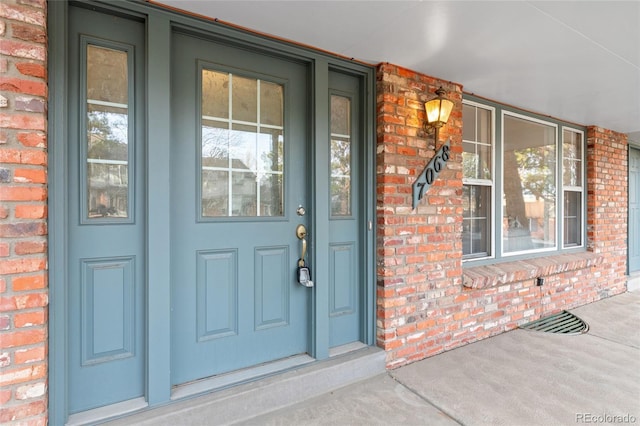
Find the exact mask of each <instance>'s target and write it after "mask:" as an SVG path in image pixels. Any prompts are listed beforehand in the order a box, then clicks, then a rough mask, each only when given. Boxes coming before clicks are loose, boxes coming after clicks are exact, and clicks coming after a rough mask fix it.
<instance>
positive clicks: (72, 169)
mask: <svg viewBox="0 0 640 426" xmlns="http://www.w3.org/2000/svg"><path fill="white" fill-rule="evenodd" d="M69 9H70V28H69V49H70V55H69V57H70V58H71V62H70V64H69V70H70V76H69V82H70V84H69V90H70V92H69V99H70V100H72V102H70V106H69V112H70V114H69V141H68V147H67V148H68V151H67V152H68V157H67V158H68V174H69V178H68V188H69V194H70V196H69V199H68V201H67V202H68V206H67V208H68V213H69V223H68V232H69V238H68V241H69V247H68V250H69V251H68V271H69V279H68V284H67V294H68V300H67V306H68V334H67V335H68V341H67V344H68V354H69V355H68V363H69V364H68V366H69V367H68V368H69V370H68V371H69V382H68V383H69V385H68V391H69V412H70V413H76V412H79V411H84V410H88V409H92V408H96V407H100V406H103V405H108V404H112V403H116V402H120V401H124V400H128V399H133V398H137V397H141V396H144V389H145V374H144V359H145V351H144V349H145V343H144V306H145V300H144V299H145V291H144V289H145V273H144V268H145V256H144V238H145V234H144V232H145V231H144V229H145V228H144V217H145V214H146V212H145V204H144V199H145V184H144V175H143V167H142V165H143V164H144V155H145V151H144V127H143V125H144V110H143V103H142V102H135V100H136V99H140V100H141V99H144V91H143V89H144V84H143V82H142V81H140V76H143V75H144V58H145V54H144V25H143V24H141V23H139V22H134V21H129V20H126V19H123V18H119V17H114V16H109V15H105V14H102V13H98V12H92V11H89V10H85V9H81V8H76V7H73V6H72V7H70V8H69Z"/></svg>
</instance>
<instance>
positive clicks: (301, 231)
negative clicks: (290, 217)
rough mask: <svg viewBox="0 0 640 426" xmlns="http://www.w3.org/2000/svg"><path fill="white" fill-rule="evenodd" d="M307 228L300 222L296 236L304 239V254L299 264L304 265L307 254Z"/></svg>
mask: <svg viewBox="0 0 640 426" xmlns="http://www.w3.org/2000/svg"><path fill="white" fill-rule="evenodd" d="M306 236H307V228H305V226H304V225H303V224H300V225H298V226H297V227H296V237H298V239H299V240H301V241H302V254H301V256H300V259H299V260H298V266H304V263H305V262H304V257H305V255H306V254H307V239H306V238H305V237H306Z"/></svg>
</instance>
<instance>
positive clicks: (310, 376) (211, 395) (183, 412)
mask: <svg viewBox="0 0 640 426" xmlns="http://www.w3.org/2000/svg"><path fill="white" fill-rule="evenodd" d="M385 358H386V354H385V352H384V351H383V350H382V349H380V348H376V347H373V346H367V347H365V348H362V349H360V350H355V351H351V352H349V353H346V354H343V355H341V356H334V357H332V358H328V359H326V360H322V361H315V360H314V362H309V363H306V364H303V365H301V366H299V367H293V368H290V369H289V370H288V371H285V372H281V373H280V372H279V373H278V374H275V373H274V374H271V375H269V376H267V377H262V378H258V379H256V380H253V381H247V383H243V384H239V385H237V386H228V387H227V388H226V389H221V390H219V391H216V392H208V393H205V394H200V395H197V396H195V397H192V398H183V399H181V400H176V401H171V403H169V404H166V405H162V406H158V407H154V408H147V409H146V410H142V411H140V412H138V413H133V414H130V415H128V416H126V417H121V418H118V419H114V420H112V421H110V422H108V423H107V425H110V426H130V425H132V424H135V425H153V426H175V425H182V424H194V425H206V424H216V425H218V426H222V425H229V424H234V423H237V422H241V421H247V420H249V419H251V418H254V417H256V416H259V415H262V414H265V413H268V412H271V411H274V410H278V409H280V408H284V407H287V406H290V405H292V404H296V403H299V402H302V401H305V400H308V399H310V398H313V397H315V396H318V395H322V394H325V393H327V392H331V391H333V390H335V389H339V388H341V387H343V386H347V385H349V384H352V383H355V382H358V381H361V380H365V379H368V378H370V377H373V376H377V375H379V374H384V373H385V371H386V369H385Z"/></svg>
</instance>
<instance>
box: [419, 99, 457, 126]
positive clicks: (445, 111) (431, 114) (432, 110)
mask: <svg viewBox="0 0 640 426" xmlns="http://www.w3.org/2000/svg"><path fill="white" fill-rule="evenodd" d="M424 109H425V111H426V112H427V122H428V123H429V125H430V126H434V127H442V126H443V125H444V124H445V123H446V122H447V120H449V114H451V110H452V109H453V102H452V101H450V100H448V99H444V98H441V97H437V98H435V99H432V100H430V101H429V102H427V103H426V104H424Z"/></svg>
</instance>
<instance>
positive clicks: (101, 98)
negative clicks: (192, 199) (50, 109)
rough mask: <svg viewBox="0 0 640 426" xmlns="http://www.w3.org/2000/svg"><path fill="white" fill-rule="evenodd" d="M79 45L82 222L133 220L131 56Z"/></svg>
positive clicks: (122, 52)
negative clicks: (83, 134) (83, 82)
mask: <svg viewBox="0 0 640 426" xmlns="http://www.w3.org/2000/svg"><path fill="white" fill-rule="evenodd" d="M83 44H84V48H85V55H86V62H85V63H86V68H85V70H84V79H85V80H86V85H85V86H84V87H85V89H86V92H85V93H84V96H85V101H86V121H85V126H86V145H85V146H84V147H83V150H82V152H83V156H84V158H85V160H84V166H83V170H84V174H85V178H84V179H83V180H84V185H86V187H85V188H86V190H85V191H83V192H84V194H85V196H86V200H85V202H84V203H83V210H84V214H83V218H84V219H91V220H98V219H105V218H110V219H127V218H131V216H132V215H131V211H130V205H131V188H130V186H129V176H131V175H132V173H131V170H130V160H131V153H132V144H131V143H130V139H131V137H130V135H132V124H133V123H132V120H131V119H130V113H131V111H132V108H131V105H130V92H131V90H132V79H131V78H130V73H131V72H132V67H131V64H132V54H131V53H132V52H130V51H129V50H128V49H126V48H125V49H122V50H121V49H117V48H112V47H104V46H99V45H96V44H92V43H89V42H88V41H87V40H86V39H85V40H84V43H83ZM85 209H86V210H85Z"/></svg>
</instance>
